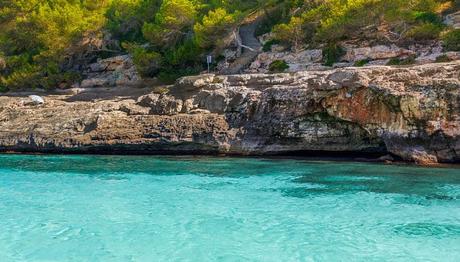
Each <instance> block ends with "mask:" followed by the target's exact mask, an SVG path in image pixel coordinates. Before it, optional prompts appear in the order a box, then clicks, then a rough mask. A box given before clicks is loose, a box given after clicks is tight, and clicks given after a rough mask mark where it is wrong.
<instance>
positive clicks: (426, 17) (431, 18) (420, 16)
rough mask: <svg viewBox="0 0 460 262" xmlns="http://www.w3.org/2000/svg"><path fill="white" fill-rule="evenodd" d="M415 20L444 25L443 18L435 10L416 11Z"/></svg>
mask: <svg viewBox="0 0 460 262" xmlns="http://www.w3.org/2000/svg"><path fill="white" fill-rule="evenodd" d="M413 15H414V20H415V21H416V22H419V23H431V24H434V25H442V24H443V23H442V18H441V17H440V16H439V15H438V14H436V13H434V12H414V14H413Z"/></svg>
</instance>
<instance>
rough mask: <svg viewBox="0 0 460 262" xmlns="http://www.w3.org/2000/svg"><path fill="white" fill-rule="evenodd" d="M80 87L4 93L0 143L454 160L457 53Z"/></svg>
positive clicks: (458, 137) (459, 134)
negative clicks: (155, 83)
mask: <svg viewBox="0 0 460 262" xmlns="http://www.w3.org/2000/svg"><path fill="white" fill-rule="evenodd" d="M77 91H78V90H77ZM79 92H80V93H78V92H74V93H69V94H49V95H46V96H44V97H45V104H43V105H29V104H27V103H24V100H25V97H24V95H25V94H7V95H6V96H1V97H0V150H2V151H19V152H66V153H171V154H175V153H181V154H189V153H209V154H214V153H224V154H243V155H246V154H252V155H267V154H287V153H310V154H311V153H313V154H315V153H337V152H342V153H350V154H351V153H365V154H367V153H369V154H376V155H385V154H388V153H391V154H393V155H395V156H398V157H401V158H402V159H404V160H408V161H415V162H419V163H433V162H438V161H439V162H459V161H460V61H458V62H451V63H445V64H426V65H421V66H413V67H387V66H374V67H363V68H344V69H335V70H329V71H308V72H297V73H290V74H287V73H286V74H248V75H230V76H217V75H202V76H197V77H186V78H182V79H180V80H178V81H177V83H176V84H175V85H173V86H170V87H164V88H154V89H134V88H130V89H128V88H126V89H123V88H121V89H91V90H86V91H83V92H81V90H80V91H79ZM26 97H27V96H26Z"/></svg>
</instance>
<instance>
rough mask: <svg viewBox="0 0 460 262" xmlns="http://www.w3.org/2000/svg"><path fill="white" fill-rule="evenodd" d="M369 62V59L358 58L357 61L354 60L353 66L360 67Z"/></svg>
mask: <svg viewBox="0 0 460 262" xmlns="http://www.w3.org/2000/svg"><path fill="white" fill-rule="evenodd" d="M369 62H370V61H369V59H363V60H359V61H356V62H355V66H356V67H362V66H365V65H367V64H368V63H369Z"/></svg>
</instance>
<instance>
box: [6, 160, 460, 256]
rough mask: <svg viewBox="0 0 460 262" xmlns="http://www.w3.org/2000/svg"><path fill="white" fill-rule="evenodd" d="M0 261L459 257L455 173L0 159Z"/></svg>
mask: <svg viewBox="0 0 460 262" xmlns="http://www.w3.org/2000/svg"><path fill="white" fill-rule="evenodd" d="M0 261H2V262H8V261H200V262H201V261H277V262H278V261H460V169H458V168H455V167H452V168H420V167H415V166H411V165H401V166H397V165H394V166H392V165H380V164H368V163H354V162H332V161H307V160H288V159H258V158H213V157H167V156H162V157H152V156H143V157H140V156H139V157H137V156H30V155H0Z"/></svg>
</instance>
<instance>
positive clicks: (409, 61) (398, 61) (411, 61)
mask: <svg viewBox="0 0 460 262" xmlns="http://www.w3.org/2000/svg"><path fill="white" fill-rule="evenodd" d="M412 64H415V56H409V57H407V58H402V59H401V58H392V59H390V61H388V63H387V65H412Z"/></svg>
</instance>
